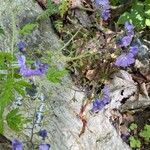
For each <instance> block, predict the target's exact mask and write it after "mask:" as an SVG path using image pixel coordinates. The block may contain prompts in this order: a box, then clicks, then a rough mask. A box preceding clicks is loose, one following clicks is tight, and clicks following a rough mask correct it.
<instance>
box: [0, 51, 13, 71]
mask: <svg viewBox="0 0 150 150" xmlns="http://www.w3.org/2000/svg"><path fill="white" fill-rule="evenodd" d="M11 60H12V55H11V53H9V52H3V51H0V70H3V69H8V65H9V64H10V63H11Z"/></svg>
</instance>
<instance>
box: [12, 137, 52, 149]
mask: <svg viewBox="0 0 150 150" xmlns="http://www.w3.org/2000/svg"><path fill="white" fill-rule="evenodd" d="M49 149H50V145H49V144H40V145H39V150H49ZM12 150H23V143H22V142H20V141H18V140H17V139H15V140H13V141H12Z"/></svg>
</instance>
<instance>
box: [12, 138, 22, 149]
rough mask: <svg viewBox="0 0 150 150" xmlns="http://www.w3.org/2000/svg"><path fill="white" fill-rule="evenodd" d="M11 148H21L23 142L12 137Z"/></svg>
mask: <svg viewBox="0 0 150 150" xmlns="http://www.w3.org/2000/svg"><path fill="white" fill-rule="evenodd" d="M12 150H23V144H22V143H21V142H20V141H18V140H17V139H14V140H13V141H12Z"/></svg>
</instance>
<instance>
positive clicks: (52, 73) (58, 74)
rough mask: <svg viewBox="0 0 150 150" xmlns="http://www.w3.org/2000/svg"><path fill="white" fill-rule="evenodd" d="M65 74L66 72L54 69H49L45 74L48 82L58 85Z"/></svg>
mask: <svg viewBox="0 0 150 150" xmlns="http://www.w3.org/2000/svg"><path fill="white" fill-rule="evenodd" d="M66 73H67V71H66V70H58V69H56V68H50V69H49V70H48V72H47V74H46V76H47V78H48V80H49V81H51V82H53V83H59V82H60V81H61V78H62V77H64V75H65V74H66Z"/></svg>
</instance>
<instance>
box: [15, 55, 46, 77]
mask: <svg viewBox="0 0 150 150" xmlns="http://www.w3.org/2000/svg"><path fill="white" fill-rule="evenodd" d="M17 59H18V64H19V67H20V74H21V75H22V76H24V77H30V76H34V75H43V74H44V73H45V72H46V71H47V70H48V65H47V64H42V63H41V64H39V65H38V67H37V68H36V69H30V68H28V67H27V66H26V64H25V62H26V58H25V56H24V55H21V56H20V55H17Z"/></svg>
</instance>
